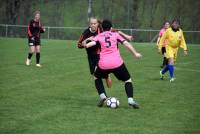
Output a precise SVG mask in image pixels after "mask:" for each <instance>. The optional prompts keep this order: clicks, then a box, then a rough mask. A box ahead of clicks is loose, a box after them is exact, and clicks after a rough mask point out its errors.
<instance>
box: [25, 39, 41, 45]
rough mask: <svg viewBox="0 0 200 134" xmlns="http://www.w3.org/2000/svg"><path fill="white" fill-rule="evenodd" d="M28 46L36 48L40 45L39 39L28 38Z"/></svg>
mask: <svg viewBox="0 0 200 134" xmlns="http://www.w3.org/2000/svg"><path fill="white" fill-rule="evenodd" d="M28 45H29V46H38V45H40V38H39V37H34V38H31V37H28Z"/></svg>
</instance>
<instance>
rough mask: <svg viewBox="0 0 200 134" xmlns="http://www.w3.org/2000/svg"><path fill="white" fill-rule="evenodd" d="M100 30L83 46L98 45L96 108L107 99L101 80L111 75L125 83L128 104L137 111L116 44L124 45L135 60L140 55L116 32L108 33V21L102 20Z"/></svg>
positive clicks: (95, 74)
mask: <svg viewBox="0 0 200 134" xmlns="http://www.w3.org/2000/svg"><path fill="white" fill-rule="evenodd" d="M102 28H103V31H104V32H103V33H100V34H98V35H97V36H96V37H95V38H94V39H93V41H92V42H90V43H88V44H84V46H85V47H86V48H90V47H93V46H97V45H98V43H99V44H100V59H99V62H98V66H97V68H96V70H95V72H94V79H95V86H96V89H97V91H98V94H99V96H100V101H99V103H98V106H99V107H102V106H103V104H104V102H105V100H106V98H107V96H106V92H105V89H104V85H103V83H102V81H101V79H102V78H105V77H106V76H107V75H108V74H110V73H113V74H114V75H115V77H116V78H117V79H118V80H121V81H123V82H124V83H125V85H124V86H125V91H126V94H127V96H128V104H129V105H130V106H132V107H133V108H136V109H137V108H139V105H138V104H137V103H136V102H135V100H134V99H133V85H132V80H131V77H130V74H129V72H128V70H127V68H126V66H125V64H124V61H123V59H122V57H121V56H120V52H119V49H118V42H120V43H122V44H124V46H125V47H126V48H127V49H128V50H130V52H131V53H132V54H133V55H135V57H136V58H140V57H142V55H141V54H140V53H138V52H137V51H136V50H135V49H134V48H133V47H132V45H131V44H130V43H129V42H128V41H126V40H125V39H124V38H122V37H121V36H120V35H119V33H118V32H112V31H110V30H111V28H112V23H111V22H110V21H109V20H104V21H103V22H102Z"/></svg>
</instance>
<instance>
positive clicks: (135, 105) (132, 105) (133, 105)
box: [128, 101, 140, 109]
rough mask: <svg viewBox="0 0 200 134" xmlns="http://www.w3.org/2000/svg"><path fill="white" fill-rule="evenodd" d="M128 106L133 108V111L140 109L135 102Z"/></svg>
mask: <svg viewBox="0 0 200 134" xmlns="http://www.w3.org/2000/svg"><path fill="white" fill-rule="evenodd" d="M128 104H129V106H131V107H133V108H134V109H139V108H140V106H139V104H137V103H136V102H135V101H133V102H132V103H128Z"/></svg>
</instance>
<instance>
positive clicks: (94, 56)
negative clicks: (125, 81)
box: [77, 17, 133, 88]
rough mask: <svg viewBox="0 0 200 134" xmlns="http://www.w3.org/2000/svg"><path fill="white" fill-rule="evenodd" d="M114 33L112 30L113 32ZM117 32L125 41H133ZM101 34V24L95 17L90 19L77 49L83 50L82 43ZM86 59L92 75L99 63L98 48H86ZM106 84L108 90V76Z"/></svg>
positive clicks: (109, 81)
mask: <svg viewBox="0 0 200 134" xmlns="http://www.w3.org/2000/svg"><path fill="white" fill-rule="evenodd" d="M113 31H114V30H113ZM115 31H117V32H119V33H120V34H121V35H122V36H124V37H125V38H126V39H127V40H129V41H131V40H132V39H133V37H132V36H129V35H126V34H125V33H123V32H121V31H118V30H115ZM101 32H102V28H101V22H100V21H99V20H98V19H97V18H96V17H91V18H90V20H89V28H87V29H86V30H85V31H84V32H83V33H82V35H81V37H80V38H79V41H78V44H77V46H78V48H84V47H83V45H82V43H83V42H84V41H85V42H86V43H88V42H90V41H91V40H92V38H93V37H95V36H96V35H98V34H99V33H101ZM86 52H87V57H88V63H89V68H90V74H91V75H93V74H94V70H95V67H96V66H97V63H98V61H99V47H98V46H93V47H90V48H86ZM105 79H106V84H107V86H108V87H109V88H110V87H111V85H112V80H111V78H110V77H109V76H107V77H106V78H105Z"/></svg>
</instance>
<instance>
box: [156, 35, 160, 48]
mask: <svg viewBox="0 0 200 134" xmlns="http://www.w3.org/2000/svg"><path fill="white" fill-rule="evenodd" d="M159 41H160V36H159V37H158V39H157V42H156V45H157V47H158V46H159Z"/></svg>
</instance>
